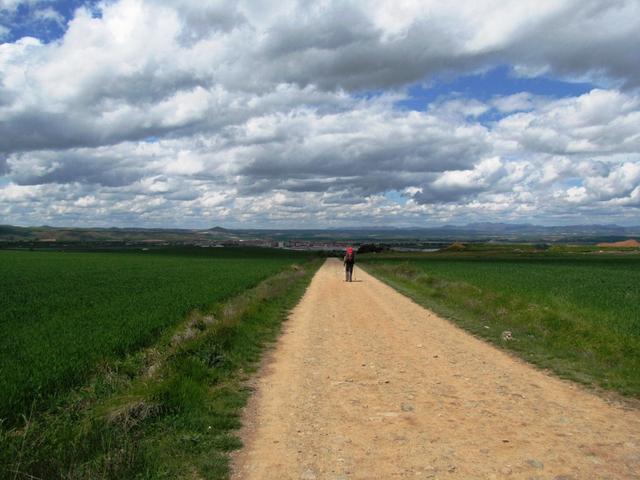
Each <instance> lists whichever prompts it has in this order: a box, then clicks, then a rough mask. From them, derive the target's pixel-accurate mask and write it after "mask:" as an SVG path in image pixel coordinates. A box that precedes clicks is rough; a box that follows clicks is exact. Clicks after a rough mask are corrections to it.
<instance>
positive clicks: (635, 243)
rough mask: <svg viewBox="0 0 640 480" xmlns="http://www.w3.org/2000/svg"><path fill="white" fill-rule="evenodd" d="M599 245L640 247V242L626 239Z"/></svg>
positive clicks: (599, 245)
mask: <svg viewBox="0 0 640 480" xmlns="http://www.w3.org/2000/svg"><path fill="white" fill-rule="evenodd" d="M598 247H640V242H638V241H637V240H634V239H629V240H624V241H622V242H613V243H607V242H603V243H599V244H598Z"/></svg>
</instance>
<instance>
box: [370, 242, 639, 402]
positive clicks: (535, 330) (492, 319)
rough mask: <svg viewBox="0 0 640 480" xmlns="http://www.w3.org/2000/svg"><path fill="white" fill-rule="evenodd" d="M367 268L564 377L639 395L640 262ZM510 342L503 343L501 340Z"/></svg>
mask: <svg viewBox="0 0 640 480" xmlns="http://www.w3.org/2000/svg"><path fill="white" fill-rule="evenodd" d="M362 260H363V261H364V262H365V263H366V264H368V265H369V266H368V269H369V270H370V271H371V272H372V273H375V274H376V275H379V276H380V277H381V278H383V279H385V280H386V281H388V282H389V283H390V284H392V285H393V286H395V287H397V288H399V289H400V290H402V291H404V292H405V293H407V294H409V295H410V296H412V297H414V298H415V299H416V300H418V301H419V302H421V303H423V304H425V305H426V306H428V307H430V308H433V309H434V310H436V311H438V312H439V313H441V314H443V315H446V316H448V317H450V318H452V319H454V320H455V321H456V322H457V323H459V324H460V325H461V326H463V327H465V328H467V329H469V330H471V331H472V332H474V333H476V334H478V335H481V336H483V337H486V338H488V339H489V340H491V341H493V342H496V343H498V344H500V345H502V346H504V347H506V348H508V349H511V350H514V351H516V352H518V353H519V354H520V355H522V356H523V357H524V358H526V359H527V360H530V361H532V362H535V363H538V364H540V365H542V366H544V367H548V368H552V369H554V370H555V371H556V372H557V373H559V374H560V375H562V376H566V377H569V378H573V379H575V380H579V381H583V382H585V383H596V384H599V385H601V386H603V387H605V388H611V389H615V390H618V391H620V392H622V393H627V394H631V395H640V256H638V255H630V254H627V255H594V254H589V255H584V254H549V253H546V254H545V253H539V254H520V255H513V254H511V255H509V254H505V253H504V252H491V251H487V252H480V253H471V252H465V253H458V254H456V253H435V254H419V255H415V254H413V255H412V254H404V255H401V254H387V255H378V256H376V257H375V258H370V259H366V258H364V259H362ZM504 330H509V331H512V332H513V336H514V339H515V340H514V341H512V342H503V341H501V332H502V331H504Z"/></svg>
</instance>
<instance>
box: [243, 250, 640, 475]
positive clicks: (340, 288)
mask: <svg viewBox="0 0 640 480" xmlns="http://www.w3.org/2000/svg"><path fill="white" fill-rule="evenodd" d="M341 267H342V265H341V263H340V262H339V261H337V260H335V259H329V260H328V261H327V262H326V263H325V264H324V265H323V267H322V268H321V269H320V270H319V271H318V273H317V274H316V276H315V277H314V279H313V281H312V282H311V285H310V286H309V288H308V290H307V292H306V293H305V295H304V297H303V299H302V300H301V302H300V303H299V304H298V306H297V307H296V308H295V309H294V311H293V312H292V314H291V316H290V318H289V320H288V321H287V322H286V324H285V326H284V331H283V334H282V336H281V338H280V340H279V341H278V344H277V346H276V348H275V350H274V351H273V352H272V354H271V355H270V358H269V359H268V360H267V361H266V362H265V364H264V366H263V367H262V369H261V372H260V374H259V376H258V377H257V378H256V380H255V387H256V392H255V394H254V396H253V397H252V399H251V400H250V402H249V405H248V407H247V410H246V412H245V419H244V424H245V427H244V428H243V430H242V433H241V435H242V437H243V440H244V442H245V447H244V448H243V449H242V450H240V451H239V452H238V453H237V454H236V455H235V456H234V462H233V463H234V465H233V467H234V475H233V477H232V478H234V479H269V480H272V479H273V480H276V479H277V480H280V479H304V480H313V479H318V480H320V479H331V480H345V479H394V478H424V479H427V478H461V479H462V478H463V479H470V478H487V479H490V478H526V479H563V480H566V479H572V478H575V479H606V478H611V479H637V478H640V477H639V475H640V474H639V473H638V472H640V411H638V410H637V409H632V408H628V407H625V406H623V405H618V404H614V403H610V402H607V401H606V400H604V399H603V398H600V397H598V396H597V395H595V394H593V393H591V392H588V391H585V390H584V389H583V388H581V387H579V386H577V385H574V384H572V383H569V382H565V381H562V380H560V379H557V378H554V377H551V376H549V375H547V374H545V373H544V372H541V371H539V370H537V369H536V368H534V367H532V366H530V365H527V364H526V363H525V362H522V361H519V360H517V359H515V358H513V357H511V356H510V355H508V354H506V353H504V352H501V351H500V350H498V349H496V348H494V347H492V346H490V345H488V344H486V343H484V342H483V341H481V340H479V339H477V338H475V337H473V336H471V335H469V334H467V333H465V332H464V331H462V330H460V329H458V328H457V327H455V326H454V325H452V324H451V323H449V322H447V321H445V320H443V319H441V318H439V317H437V316H436V315H435V314H433V313H432V312H430V311H428V310H425V309H424V308H422V307H420V306H419V305H417V304H415V303H413V302H412V301H411V300H409V299H407V298H406V297H404V296H402V295H400V294H399V293H397V292H396V291H394V290H393V289H391V288H390V287H388V286H386V285H385V284H383V283H382V282H380V281H378V280H377V279H375V278H373V277H371V276H370V275H368V274H366V273H365V272H363V271H362V270H360V269H358V270H357V272H356V276H357V279H358V282H354V283H350V284H346V283H344V282H343V273H342V268H341Z"/></svg>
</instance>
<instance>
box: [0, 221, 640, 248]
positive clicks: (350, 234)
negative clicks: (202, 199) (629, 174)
mask: <svg viewBox="0 0 640 480" xmlns="http://www.w3.org/2000/svg"><path fill="white" fill-rule="evenodd" d="M630 238H636V239H640V226H634V227H622V226H619V225H569V226H541V225H532V224H509V223H489V222H482V223H471V224H468V225H444V226H439V227H425V228H414V227H412V228H394V227H379V226H375V227H352V228H331V229H291V230H287V229H227V228H223V227H219V226H217V227H213V228H210V229H205V230H197V229H160V228H115V227H113V228H66V227H49V226H41V227H16V226H10V225H0V242H4V243H7V242H54V241H55V242H142V243H144V242H148V243H154V242H169V243H201V242H223V243H224V242H248V241H253V242H258V241H261V240H263V241H274V242H277V241H292V240H299V241H315V242H322V241H326V242H331V241H337V242H340V241H353V242H391V243H394V242H411V241H423V242H428V241H433V242H444V241H454V240H458V241H512V242H513V241H525V242H563V241H573V242H584V243H597V242H606V241H620V240H626V239H630Z"/></svg>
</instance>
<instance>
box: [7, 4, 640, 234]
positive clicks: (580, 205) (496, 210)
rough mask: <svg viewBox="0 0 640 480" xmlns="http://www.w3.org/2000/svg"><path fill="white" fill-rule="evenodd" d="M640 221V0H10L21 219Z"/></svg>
mask: <svg viewBox="0 0 640 480" xmlns="http://www.w3.org/2000/svg"><path fill="white" fill-rule="evenodd" d="M472 222H504V223H536V224H542V225H569V224H592V223H601V224H605V223H606V224H612V223H616V224H619V225H639V224H640V1H638V0H519V1H506V0H483V1H479V0H469V1H467V0H458V1H456V2H450V1H445V0H418V1H410V0H395V1H376V0H368V1H347V0H343V1H335V2H334V1H326V0H320V1H317V2H307V1H287V0H273V1H272V0H263V1H255V2H254V1H247V0H237V1H233V0H230V1H202V0H112V1H86V2H85V1H81V0H73V1H51V0H0V224H13V225H55V226H120V227H124V226H128V227H184V228H209V227H212V226H214V225H222V226H226V227H233V228H243V227H244V228H340V227H345V226H389V227H403V226H413V227H433V226H439V225H443V224H465V223H472Z"/></svg>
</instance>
